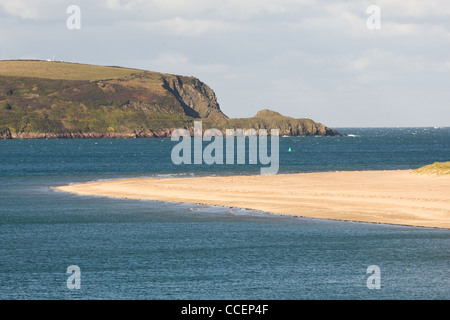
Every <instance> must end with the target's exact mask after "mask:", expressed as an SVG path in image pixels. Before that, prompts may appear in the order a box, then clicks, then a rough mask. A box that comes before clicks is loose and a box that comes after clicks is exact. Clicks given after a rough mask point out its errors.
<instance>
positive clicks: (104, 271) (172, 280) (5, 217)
mask: <svg viewBox="0 0 450 320" xmlns="http://www.w3.org/2000/svg"><path fill="white" fill-rule="evenodd" d="M338 130H339V131H340V132H342V133H346V134H350V135H351V136H346V137H286V138H280V170H279V173H296V172H316V171H339V170H391V169H414V168H418V167H420V166H423V165H426V164H430V163H433V162H435V161H449V160H450V128H339V129H338ZM175 144H176V142H172V141H171V140H170V139H128V140H126V139H99V140H96V139H86V140H2V141H0V188H1V191H0V299H1V300H5V299H6V300H10V299H52V300H53V299H57V300H59V299H148V300H157V299H169V300H172V299H176V300H179V299H183V300H184V299H189V300H203V299H219V300H222V299H227V300H228V299H233V300H234V299H246V300H248V299H264V300H303V299H308V300H309V299H327V300H328V299H352V300H353V299H450V278H449V276H448V271H449V267H450V230H440V229H432V228H418V227H405V226H392V225H383V224H370V223H354V222H339V221H327V220H319V219H306V218H300V217H290V216H281V215H275V214H269V213H264V212H258V211H252V210H241V209H236V208H228V207H214V206H201V205H190V204H177V203H164V202H153V201H135V200H124V199H109V198H103V197H87V196H76V195H71V194H66V193H63V192H58V191H55V190H54V187H56V186H61V185H67V184H72V183H80V182H87V181H95V180H108V179H116V178H129V177H173V178H177V177H181V178H182V177H190V176H205V175H218V176H220V175H250V174H259V170H260V167H259V166H258V165H211V166H209V165H180V166H176V165H174V164H172V161H171V150H172V148H173V146H174V145H175ZM289 149H290V151H289ZM449 191H450V190H449ZM449 194H450V192H449ZM299 214H301V212H299ZM72 265H76V266H78V267H79V269H80V278H79V279H80V282H79V284H80V289H73V290H71V289H69V287H68V286H67V280H68V278H69V277H70V276H71V274H68V273H66V272H67V268H68V267H69V266H72ZM371 265H376V266H378V267H379V270H380V272H379V273H378V274H377V276H378V278H377V279H378V283H379V284H380V288H379V289H369V287H368V285H367V283H368V279H369V278H370V277H371V274H370V273H367V268H368V267H369V266H371Z"/></svg>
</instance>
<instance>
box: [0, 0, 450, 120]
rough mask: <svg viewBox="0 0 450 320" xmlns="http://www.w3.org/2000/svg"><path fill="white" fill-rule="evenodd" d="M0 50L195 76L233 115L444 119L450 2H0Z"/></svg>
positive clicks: (7, 54)
mask: <svg viewBox="0 0 450 320" xmlns="http://www.w3.org/2000/svg"><path fill="white" fill-rule="evenodd" d="M72 4H74V5H78V6H79V7H80V9H81V15H80V17H81V29H79V30H77V29H75V30H69V29H68V27H67V25H66V20H67V18H68V17H69V16H70V14H67V12H66V11H67V7H68V6H69V5H72ZM371 5H376V6H378V7H379V9H380V18H381V19H380V21H381V29H370V28H368V25H367V21H368V20H369V25H370V26H374V23H375V22H376V20H374V19H375V18H376V17H375V16H374V15H373V14H374V11H370V12H369V13H368V12H367V9H368V7H369V6H371ZM0 48H1V50H0V59H1V60H6V59H29V58H31V59H48V58H51V57H52V56H53V55H55V57H56V60H60V61H68V62H81V63H89V64H100V65H116V66H125V67H133V68H139V69H146V70H152V71H159V72H166V73H174V74H182V75H188V76H195V77H197V78H199V79H200V80H201V81H203V82H205V83H206V84H208V85H209V86H210V87H211V88H212V89H213V90H214V91H215V92H216V94H217V96H218V99H219V103H220V106H221V108H222V110H223V111H224V113H225V114H227V115H228V116H230V117H250V116H253V115H254V114H256V112H257V111H259V110H260V109H266V108H268V109H272V110H275V111H278V112H280V113H282V114H284V115H287V116H292V117H295V118H301V117H309V118H311V119H313V120H316V121H318V122H321V123H324V124H326V125H328V126H331V127H346V126H351V127H363V126H371V127H374V126H390V127H397V126H401V127H404V126H450V1H449V0H369V1H360V0H346V1H341V0H334V1H329V0H328V1H325V0H323V1H322V0H320V1H313V0H278V1H277V0H192V1H189V0H148V1H147V0H145V1H144V0H89V1H88V0H79V1H74V0H70V1H65V0H41V1H39V0H0Z"/></svg>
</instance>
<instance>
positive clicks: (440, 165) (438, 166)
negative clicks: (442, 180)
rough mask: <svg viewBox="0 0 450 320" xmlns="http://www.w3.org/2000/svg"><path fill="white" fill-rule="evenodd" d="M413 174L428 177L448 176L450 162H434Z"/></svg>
mask: <svg viewBox="0 0 450 320" xmlns="http://www.w3.org/2000/svg"><path fill="white" fill-rule="evenodd" d="M413 172H414V173H415V174H428V175H432V174H434V175H438V176H443V175H449V174H450V161H447V162H435V163H433V164H429V165H427V166H424V167H421V168H418V169H416V170H414V171H413Z"/></svg>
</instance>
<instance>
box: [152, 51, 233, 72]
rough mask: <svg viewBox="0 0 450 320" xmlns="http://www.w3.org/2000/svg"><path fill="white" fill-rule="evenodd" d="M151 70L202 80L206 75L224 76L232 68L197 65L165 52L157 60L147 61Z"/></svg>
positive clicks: (182, 56) (182, 57)
mask: <svg viewBox="0 0 450 320" xmlns="http://www.w3.org/2000/svg"><path fill="white" fill-rule="evenodd" d="M145 64H146V65H147V66H148V68H149V69H150V70H154V71H161V72H166V73H173V74H184V75H192V76H196V77H199V78H202V76H204V75H208V74H209V75H211V74H215V75H224V74H225V73H226V72H229V71H230V67H228V66H226V65H223V64H196V63H193V62H191V61H190V60H189V58H188V57H187V56H185V55H182V54H180V53H175V52H164V53H161V54H159V55H158V56H157V57H156V58H154V59H151V60H149V61H146V62H145Z"/></svg>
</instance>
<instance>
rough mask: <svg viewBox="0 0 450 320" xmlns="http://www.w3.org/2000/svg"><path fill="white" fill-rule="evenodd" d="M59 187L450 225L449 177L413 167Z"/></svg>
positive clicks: (277, 210)
mask: <svg viewBox="0 0 450 320" xmlns="http://www.w3.org/2000/svg"><path fill="white" fill-rule="evenodd" d="M56 189H57V190H59V191H65V192H69V193H74V194H78V195H88V196H103V197H111V198H126V199H138V200H153V201H165V202H178V203H192V204H204V205H215V206H225V207H236V208H242V209H253V210H259V211H264V212H270V213H277V214H287V215H293V216H301V217H308V218H320V219H329V220H344V221H356V222H370V223H385V224H394V225H407V226H417V227H432V228H443V229H450V197H449V196H448V190H450V175H444V176H434V175H418V174H415V172H414V171H413V170H387V171H337V172H319V173H298V174H279V175H270V176H264V175H252V176H222V177H194V178H169V179H156V178H148V179H146V178H138V179H121V180H113V181H103V182H91V183H85V184H74V185H69V186H62V187H58V188H56Z"/></svg>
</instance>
